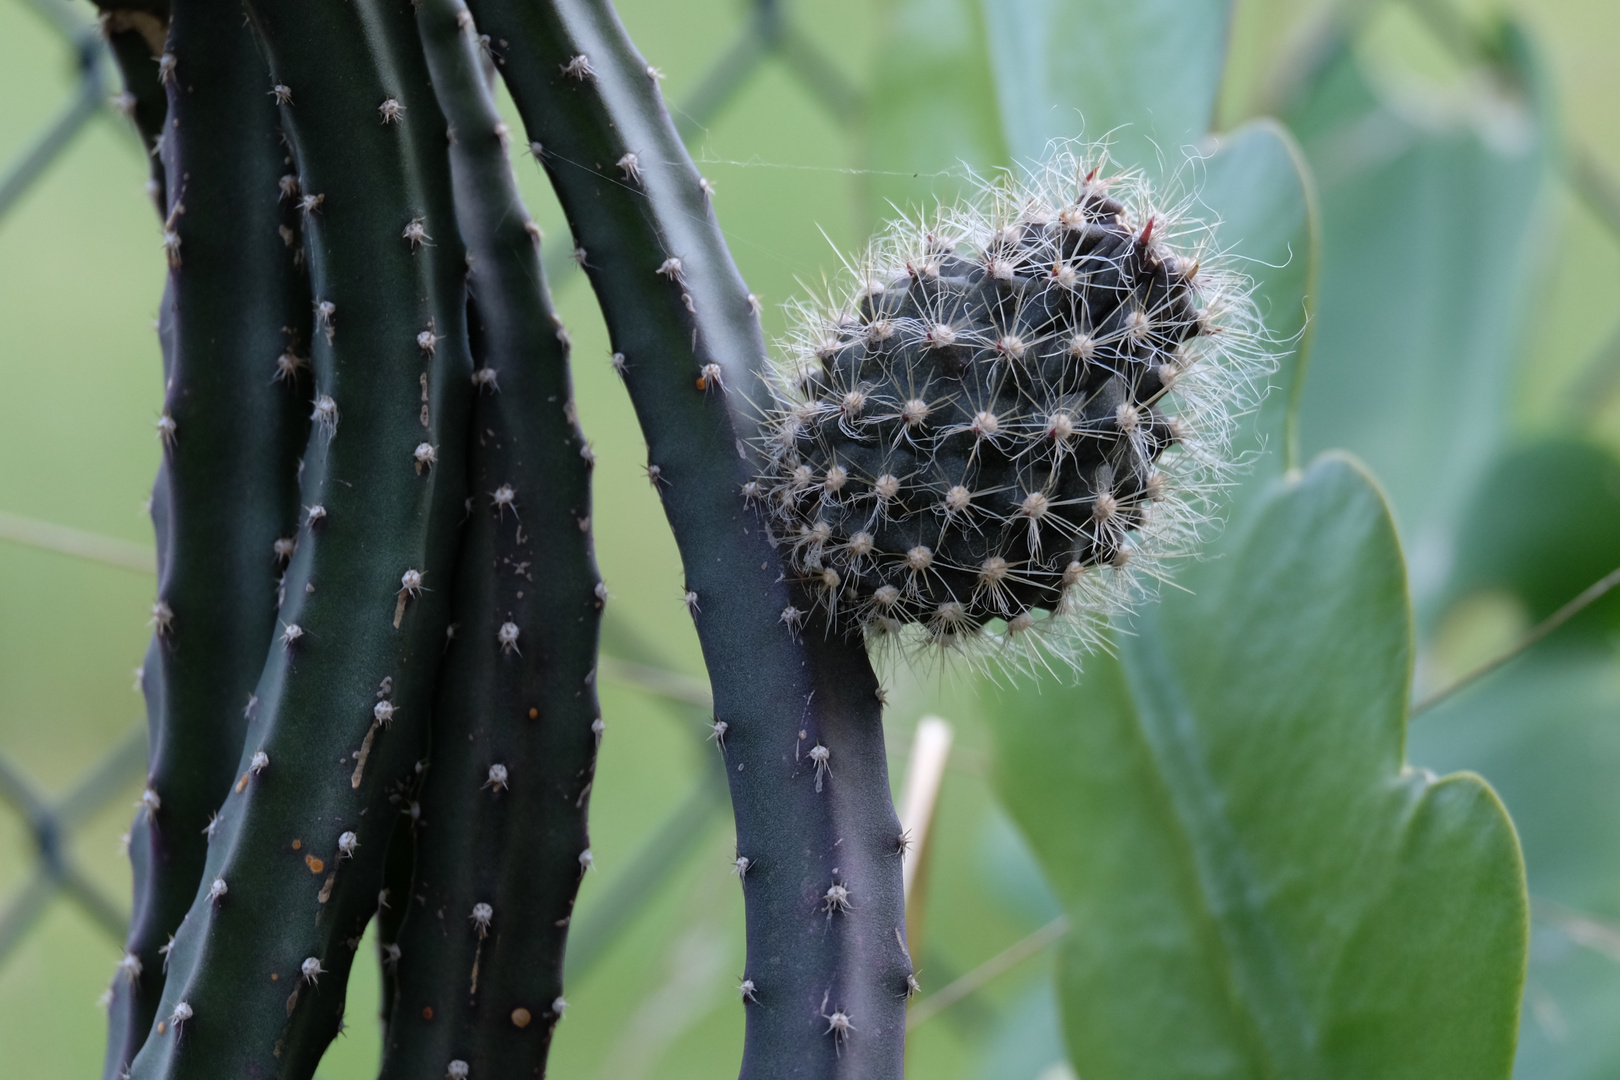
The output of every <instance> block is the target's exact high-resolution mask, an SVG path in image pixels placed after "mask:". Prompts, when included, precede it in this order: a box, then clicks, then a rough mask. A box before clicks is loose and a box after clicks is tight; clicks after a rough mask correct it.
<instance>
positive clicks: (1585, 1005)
mask: <svg viewBox="0 0 1620 1080" xmlns="http://www.w3.org/2000/svg"><path fill="white" fill-rule="evenodd" d="M1410 754H1411V757H1412V760H1413V761H1416V762H1419V763H1421V764H1423V765H1427V766H1429V767H1431V768H1447V769H1451V768H1468V769H1474V770H1477V771H1478V772H1480V773H1481V774H1483V775H1484V776H1485V777H1486V778H1488V779H1489V780H1490V782H1491V783H1492V784H1493V785H1494V786H1495V787H1496V789H1497V790H1498V791H1500V792H1501V794H1502V799H1503V801H1504V802H1505V803H1506V804H1507V806H1508V808H1509V810H1510V811H1511V812H1512V814H1513V820H1514V823H1515V824H1516V825H1517V826H1518V829H1519V835H1520V837H1521V838H1522V840H1523V842H1524V859H1525V865H1526V868H1527V872H1528V874H1529V879H1530V891H1531V894H1532V895H1533V896H1534V898H1535V908H1536V925H1535V931H1534V946H1533V947H1532V949H1531V952H1530V976H1529V983H1528V986H1527V988H1526V995H1525V1012H1524V1022H1523V1031H1522V1034H1521V1037H1520V1043H1519V1062H1518V1068H1517V1070H1516V1075H1517V1076H1519V1077H1520V1078H1521V1080H1609V1078H1610V1077H1613V1076H1615V1075H1617V1074H1620V1025H1616V1024H1615V1020H1614V1018H1615V1015H1616V1013H1615V1010H1616V1009H1617V1008H1620V789H1617V787H1616V784H1615V777H1616V776H1620V656H1617V655H1616V651H1615V648H1614V646H1613V644H1612V643H1609V642H1602V641H1592V640H1590V639H1581V638H1578V639H1576V641H1575V642H1573V643H1571V642H1569V641H1560V640H1559V639H1557V638H1554V639H1549V640H1548V641H1547V642H1546V643H1545V644H1543V645H1541V646H1539V647H1538V648H1536V649H1535V650H1534V651H1532V652H1531V653H1529V654H1528V655H1526V656H1523V657H1521V658H1520V659H1518V660H1516V661H1514V663H1513V664H1512V665H1511V666H1509V667H1506V668H1504V669H1502V670H1501V671H1500V672H1498V673H1497V674H1496V675H1493V676H1492V677H1491V679H1490V681H1489V683H1481V684H1480V685H1479V686H1478V687H1477V688H1475V689H1472V690H1469V691H1466V692H1464V693H1462V694H1459V695H1458V696H1457V697H1455V698H1453V699H1451V700H1450V701H1447V702H1445V703H1444V704H1442V705H1440V706H1438V707H1437V708H1436V709H1435V710H1434V711H1433V713H1431V714H1427V715H1425V716H1423V717H1421V718H1420V719H1418V720H1416V721H1414V724H1413V728H1412V738H1411V749H1410Z"/></svg>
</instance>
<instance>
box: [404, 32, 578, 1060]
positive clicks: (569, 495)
mask: <svg viewBox="0 0 1620 1080" xmlns="http://www.w3.org/2000/svg"><path fill="white" fill-rule="evenodd" d="M465 14H466V9H465V7H463V6H462V4H461V3H460V2H459V0H422V2H421V3H420V4H419V6H418V7H417V23H418V27H419V29H420V32H421V36H422V41H423V45H424V48H425V52H426V55H427V59H428V64H429V66H430V68H431V70H432V72H433V85H434V88H435V90H436V91H437V93H438V95H439V101H440V104H441V106H442V108H443V109H444V112H445V116H446V119H447V120H448V121H449V123H450V126H451V129H452V130H453V131H454V132H455V136H454V140H453V142H452V143H451V148H450V162H451V169H452V174H453V177H454V182H455V197H456V207H457V212H458V217H459V220H460V222H461V228H462V236H463V238H464V240H465V241H466V243H467V248H468V252H469V254H470V256H471V260H470V261H471V266H472V269H471V271H470V273H469V277H468V287H469V291H470V294H471V304H470V312H469V324H470V327H469V329H470V337H471V341H472V347H473V359H474V363H475V365H476V369H475V370H477V371H479V372H488V373H490V374H489V375H487V376H482V375H481V376H480V382H479V390H478V392H477V394H476V397H475V399H474V404H473V409H472V431H473V435H472V438H471V440H470V441H469V447H468V461H469V471H470V477H469V481H470V482H469V494H470V495H471V496H472V500H473V501H472V509H471V512H470V516H469V518H468V521H467V524H466V525H465V526H464V531H463V539H462V550H461V555H460V558H459V566H458V570H457V576H456V583H455V594H456V595H455V606H454V612H453V617H454V619H455V622H456V628H457V629H456V636H455V638H454V640H453V641H451V642H450V644H449V646H448V651H447V652H446V656H445V662H444V668H443V670H442V672H441V675H440V685H439V691H438V694H437V698H436V707H435V711H434V718H433V725H434V734H433V756H432V760H431V764H430V766H429V769H428V773H427V778H426V781H425V783H424V786H423V791H422V799H421V826H420V829H421V831H420V833H419V840H418V844H417V857H416V874H415V879H414V883H413V885H412V888H411V903H410V910H409V913H408V914H407V915H406V918H405V925H404V927H403V930H402V932H401V936H400V938H399V942H398V945H399V949H400V952H399V958H398V961H397V969H398V980H399V982H398V991H397V1000H396V1003H395V1008H394V1013H393V1015H392V1017H391V1019H390V1021H389V1026H388V1039H387V1044H386V1049H385V1054H384V1062H383V1075H384V1076H385V1077H389V1078H390V1080H417V1078H419V1080H439V1078H440V1077H443V1076H445V1075H446V1069H447V1068H448V1067H449V1064H450V1062H452V1061H463V1062H466V1063H467V1065H468V1066H469V1069H470V1073H469V1074H470V1075H472V1076H534V1075H540V1074H541V1073H543V1072H544V1069H545V1061H546V1053H547V1050H548V1048H549V1046H550V1042H551V1035H552V1031H553V1029H554V1027H555V1025H556V1023H557V1021H558V1020H559V1019H560V1018H561V1015H562V1009H563V1004H562V1002H563V984H562V976H563V948H564V943H565V940H566V937H567V933H568V926H569V921H570V916H571V914H572V911H573V905H574V897H575V893H576V892H577V891H578V888H579V883H580V879H581V878H582V876H583V875H584V870H585V866H586V865H587V863H586V862H585V861H582V860H588V858H589V855H588V852H589V843H590V842H589V838H588V836H587V833H586V822H585V815H586V805H587V802H588V800H589V796H590V790H591V783H592V777H593V774H594V771H595V765H596V747H597V743H598V740H599V732H600V726H599V724H598V721H599V720H600V717H601V713H600V710H599V708H598V706H597V697H596V686H595V668H596V645H597V635H598V629H599V624H600V620H601V608H602V603H603V601H602V596H603V595H604V594H603V592H602V590H601V589H600V588H599V587H600V584H601V579H600V578H599V577H598V575H597V572H596V565H595V560H594V557H593V555H592V551H591V534H590V517H591V506H590V462H589V460H588V453H589V451H588V448H587V446H586V444H585V440H584V437H583V435H582V434H581V433H580V431H579V428H578V426H577V424H576V422H575V413H574V405H573V392H572V387H571V385H570V381H569V374H568V362H567V361H568V348H567V336H566V333H565V332H564V331H563V330H562V328H561V324H560V323H559V322H558V321H557V320H556V317H555V316H554V314H553V313H552V309H551V304H550V300H549V298H548V296H547V294H546V290H545V281H544V276H543V273H542V270H541V262H540V252H539V238H538V233H539V230H538V227H537V226H535V225H534V223H533V222H532V220H531V219H530V218H529V215H528V212H527V210H526V209H525V208H524V206H523V203H522V201H521V199H520V197H519V195H518V192H517V185H516V182H515V179H514V177H513V175H512V167H511V163H510V161H509V160H508V157H507V152H506V130H505V127H504V125H502V124H501V122H500V117H499V115H498V114H497V112H496V110H495V103H494V99H493V97H492V95H491V94H490V92H489V87H488V85H487V84H486V83H485V80H484V74H483V71H482V70H481V69H482V61H481V57H480V56H479V53H478V48H477V46H476V44H475V43H474V40H473V38H472V36H471V34H470V32H469V31H470V19H467V18H465ZM503 628H510V629H508V630H507V631H506V633H505V634H503V633H502V630H503ZM513 631H515V637H513Z"/></svg>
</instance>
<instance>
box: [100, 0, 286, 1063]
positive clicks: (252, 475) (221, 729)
mask: <svg viewBox="0 0 1620 1080" xmlns="http://www.w3.org/2000/svg"><path fill="white" fill-rule="evenodd" d="M112 18H113V16H109V21H110V20H111V19H112ZM146 19H147V20H148V21H149V22H153V23H155V19H154V18H153V17H152V16H146ZM127 32H128V33H136V31H134V30H131V31H127ZM169 35H170V36H169V38H168V44H167V46H166V47H165V48H164V49H163V55H165V56H167V57H171V58H173V57H176V56H183V57H185V62H184V64H183V65H182V66H176V65H175V63H174V61H173V60H172V59H171V60H170V61H169V62H168V66H166V67H164V68H162V69H161V70H163V71H164V72H166V76H165V78H164V81H163V83H162V84H160V83H159V81H158V77H157V72H158V71H159V70H160V69H159V67H158V65H157V64H156V63H154V62H153V60H152V59H151V58H150V57H148V58H147V59H146V60H145V64H146V66H147V67H148V68H149V69H150V71H149V72H148V74H149V75H150V76H151V78H152V84H153V85H154V86H159V92H160V93H162V92H163V91H164V90H165V89H166V90H167V93H168V97H169V102H168V106H167V113H166V115H167V116H169V117H170V118H172V120H173V121H174V122H173V124H172V125H170V127H169V130H168V133H167V134H166V137H165V138H163V139H162V140H161V142H160V143H159V146H160V149H161V151H162V164H163V166H164V167H165V170H166V171H167V173H168V174H169V175H171V176H175V177H185V180H184V181H183V182H180V183H177V184H175V185H172V186H171V189H170V190H169V192H168V195H169V206H168V207H167V211H166V214H165V221H164V237H165V248H166V250H167V253H168V261H169V265H170V275H169V282H168V286H167V288H166V290H165V298H164V309H163V313H162V316H161V319H160V330H161V333H162V337H163V341H164V357H165V367H166V371H165V384H166V387H167V393H166V395H165V403H164V410H163V414H162V419H161V421H160V426H159V436H160V438H161V439H162V442H163V449H164V463H163V467H162V473H161V475H160V477H159V480H158V483H157V485H156V487H155V489H154V493H153V516H154V521H155V522H156V523H157V525H158V534H159V548H160V552H161V558H160V565H159V579H158V602H157V604H156V605H155V606H154V609H153V624H154V629H155V633H154V635H153V639H152V645H151V648H150V650H149V652H148V659H147V665H146V669H145V671H146V677H145V678H144V680H143V682H144V688H145V690H146V692H147V705H148V725H149V729H150V730H149V741H148V763H149V764H148V768H149V773H148V779H147V787H146V793H145V795H144V796H143V806H142V809H141V810H140V811H139V812H138V813H137V815H136V819H135V823H134V825H133V827H132V828H131V830H130V856H131V861H132V862H133V864H134V870H135V904H134V915H133V917H132V919H131V924H130V933H129V939H128V944H127V945H126V952H125V956H124V959H123V961H122V962H121V964H120V966H119V971H118V973H117V975H116V976H115V977H114V980H113V985H112V989H111V998H112V1000H111V1006H110V1017H111V1019H110V1025H109V1027H110V1031H109V1040H108V1046H107V1054H106V1060H105V1064H104V1075H105V1076H108V1077H117V1076H119V1075H121V1074H122V1073H123V1070H124V1069H125V1067H127V1066H128V1064H129V1063H130V1061H131V1060H132V1059H133V1057H134V1055H135V1052H136V1051H137V1050H138V1049H139V1048H140V1045H141V1043H142V1042H143V1041H144V1040H145V1038H146V1034H147V1031H148V1030H149V1029H150V1028H151V1026H152V1023H153V1020H154V1018H155V1016H156V1013H157V1009H158V1001H159V997H160V995H161V993H162V989H163V982H164V966H165V953H164V951H163V950H164V947H165V946H166V945H167V943H168V941H169V940H170V938H171V935H173V934H174V933H175V932H176V931H177V930H178V929H179V926H180V922H181V920H182V919H183V918H184V917H185V914H186V910H187V909H188V908H189V907H190V906H191V901H192V898H193V896H195V895H196V892H197V886H198V882H199V881H200V880H201V877H202V871H203V863H204V861H205V859H206V858H207V853H208V842H207V838H206V836H205V830H206V829H207V828H208V825H209V819H210V815H211V814H212V813H213V811H215V810H217V809H218V807H219V804H220V802H221V801H222V800H223V799H224V796H225V792H226V791H227V790H228V788H229V787H230V784H231V781H232V779H234V775H235V774H234V769H235V767H236V762H237V758H238V756H239V755H240V753H241V749H242V738H243V733H244V730H245V728H246V725H247V715H248V712H249V711H251V698H250V695H251V694H252V692H253V689H254V687H255V685H256V684H257V682H258V678H259V672H260V670H261V669H262V667H263V666H264V655H265V651H266V650H267V649H268V648H269V645H270V639H271V636H272V633H273V631H274V628H275V597H276V578H277V575H278V574H279V572H280V569H279V562H280V561H281V560H279V559H278V556H277V548H276V543H277V541H278V539H279V538H281V537H284V536H287V535H289V534H290V533H292V531H293V530H294V528H295V527H296V524H297V517H298V485H297V456H298V453H299V450H300V449H301V448H302V445H303V442H304V435H305V431H306V430H307V426H308V425H307V422H306V421H304V420H303V419H302V417H303V414H304V413H305V412H306V411H307V408H308V401H307V395H300V393H299V383H298V382H297V381H296V380H293V381H291V382H288V383H285V384H278V383H276V382H275V381H274V380H273V375H274V374H275V373H276V370H277V367H276V358H277V357H278V356H279V355H281V354H282V353H283V351H284V350H285V349H286V348H287V347H288V343H287V341H286V336H287V334H288V333H289V332H291V333H296V331H289V329H288V328H289V327H297V326H298V325H299V324H300V321H302V322H303V323H304V324H305V327H306V329H305V332H304V333H305V336H306V337H307V323H308V316H307V312H308V311H309V287H308V281H307V278H306V277H305V276H304V274H303V273H302V271H301V269H300V268H299V267H298V265H297V264H296V260H295V252H294V251H293V250H292V249H291V248H290V247H289V246H288V244H286V243H284V242H283V240H282V238H281V237H280V236H279V235H278V234H277V225H278V223H279V222H280V211H279V210H278V207H277V187H276V180H277V177H279V176H280V175H281V173H282V172H283V171H284V170H283V169H282V167H281V165H282V157H283V151H282V148H281V144H280V128H279V123H278V120H277V116H276V112H275V107H274V106H273V105H272V104H271V103H270V100H269V99H268V98H267V97H266V96H265V94H264V90H263V85H264V81H265V74H264V72H265V68H264V62H263V60H262V58H261V56H260V54H259V51H258V47H257V45H256V43H255V42H254V40H253V34H252V32H251V31H250V30H249V29H248V28H247V27H245V26H244V25H243V24H242V19H241V15H240V13H239V12H237V11H234V10H231V9H229V8H228V7H220V6H218V5H211V4H206V3H193V2H187V0H181V2H180V3H177V4H176V10H175V12H174V19H173V22H172V25H171V26H170V28H169ZM141 41H142V44H141V46H140V48H141V51H142V52H144V51H145V50H146V44H145V38H142V39H141ZM159 115H160V116H162V115H164V114H163V113H160V114H159ZM160 123H161V121H160ZM143 126H144V122H143Z"/></svg>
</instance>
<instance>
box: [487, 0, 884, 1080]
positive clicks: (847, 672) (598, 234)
mask: <svg viewBox="0 0 1620 1080" xmlns="http://www.w3.org/2000/svg"><path fill="white" fill-rule="evenodd" d="M470 6H471V7H472V12H473V17H474V19H475V20H476V21H477V24H478V28H479V30H480V31H481V32H482V33H484V34H487V35H489V37H490V39H491V41H492V42H494V43H495V44H496V47H495V48H494V50H493V53H494V57H495V61H496V64H497V68H498V70H499V71H500V73H501V75H502V77H503V78H504V79H505V81H506V84H507V86H508V87H509V88H510V90H511V91H512V98H513V101H514V102H515V103H516V105H517V107H518V112H519V113H520V114H521V116H522V117H523V122H524V126H525V128H526V129H527V134H528V137H529V141H530V148H531V150H532V151H533V152H534V153H535V155H536V156H537V157H538V159H539V161H540V163H541V164H542V165H543V166H544V167H545V169H546V171H547V175H548V176H549V177H550V179H551V181H552V185H553V187H554V188H555V190H556V191H557V195H558V198H559V200H560V201H561V203H562V206H563V210H564V211H565V212H566V213H567V215H568V221H569V227H570V228H571V229H572V230H573V234H574V239H575V243H576V246H577V248H578V249H579V251H580V255H579V258H580V261H581V263H582V265H583V266H584V269H585V272H586V273H587V275H589V277H590V279H591V284H592V286H593V287H594V288H595V290H596V294H597V298H598V300H599V302H600V303H601V306H602V311H603V315H604V317H605V319H606V321H607V326H608V333H609V336H610V337H611V340H612V347H613V350H614V352H615V353H617V354H619V355H618V357H616V359H615V367H616V368H618V369H619V370H620V371H621V372H622V373H623V376H624V381H625V385H626V387H627V388H628V390H629V391H630V398H631V402H632V404H633V405H634V406H635V409H636V415H637V418H638V420H639V421H640V423H641V429H642V433H643V434H644V435H645V436H646V440H647V446H648V466H649V472H651V473H652V475H654V476H655V477H656V487H657V489H658V494H659V498H660V499H661V500H662V502H663V506H664V512H665V514H666V515H667V517H668V519H669V522H670V526H671V528H672V530H673V531H674V534H675V540H676V543H677V545H678V546H679V548H680V552H681V561H682V565H683V568H684V570H685V574H686V592H687V593H688V594H689V599H688V604H687V609H688V611H689V612H690V613H691V615H692V618H693V620H694V622H695V623H696V626H697V633H698V640H699V642H700V644H701V645H702V648H703V655H704V660H705V662H706V664H707V666H708V670H709V681H710V685H711V686H712V688H713V691H714V703H715V713H716V718H717V719H719V720H723V721H724V722H725V723H726V725H727V727H726V741H725V748H724V754H725V761H726V776H727V778H728V780H729V781H730V788H731V797H732V809H733V813H734V816H735V819H736V823H737V844H738V848H739V854H741V855H743V856H746V857H747V858H749V859H751V860H752V862H751V864H750V868H749V870H748V873H747V874H746V876H744V877H742V878H741V879H740V884H741V887H742V890H743V896H744V900H745V904H746V910H747V935H748V961H747V963H748V967H747V972H746V978H748V979H749V980H751V981H752V982H753V983H754V986H755V993H754V994H753V995H752V996H751V997H750V998H749V999H748V1000H746V1001H745V1002H743V1003H742V1004H743V1007H744V1009H745V1016H746V1018H747V1036H746V1040H745V1043H744V1049H743V1063H742V1076H743V1077H744V1078H746V1080H762V1078H766V1077H770V1078H775V1077H785V1076H859V1077H863V1078H869V1080H884V1078H888V1077H898V1076H899V1075H900V1073H901V1069H902V1063H903V1056H904V1034H905V1030H904V1029H905V998H906V991H907V985H908V980H909V978H910V976H911V974H912V968H911V958H910V956H909V955H908V953H907V951H906V947H905V905H904V899H903V896H902V888H901V874H900V870H901V867H900V859H899V858H898V857H897V854H898V852H899V851H900V849H901V843H900V825H899V821H898V819H897V818H896V816H895V812H894V805H893V801H892V799H891V797H890V793H889V777H888V765H887V758H886V751H885V747H884V740H883V728H882V704H881V701H880V698H879V693H878V685H877V679H876V677H875V675H874V674H873V672H872V668H871V665H870V663H869V662H868V660H867V656H866V652H865V650H864V648H862V646H861V643H860V642H859V641H850V640H846V639H844V638H842V637H838V636H829V635H828V634H827V633H826V632H825V629H824V628H823V627H822V626H821V625H820V624H819V623H818V622H817V621H815V620H813V619H812V620H809V621H804V620H801V619H800V618H799V616H798V614H797V613H798V612H799V611H800V608H801V603H802V602H803V601H802V598H801V597H800V596H799V595H798V594H797V592H796V591H795V589H794V588H793V586H792V583H791V582H790V581H789V580H787V576H786V571H787V567H786V565H785V563H784V561H783V552H782V550H781V549H780V548H779V547H778V546H777V545H776V544H775V543H774V541H773V539H772V537H771V536H770V533H769V529H768V527H767V523H766V521H765V519H764V515H763V512H762V510H761V509H760V508H757V507H751V506H749V505H747V503H746V502H745V500H744V498H743V494H742V489H743V485H744V484H745V483H747V482H748V480H749V478H750V476H752V475H753V474H754V472H755V471H756V470H757V469H758V467H759V466H758V465H757V464H755V463H753V462H752V461H751V458H752V456H753V455H752V453H751V451H750V444H751V442H752V441H753V440H755V439H756V438H758V437H759V435H760V429H759V421H760V419H761V417H762V416H764V415H765V413H766V412H767V411H768V410H769V409H770V408H771V400H772V399H771V396H770V393H769V390H768V387H767V386H766V383H765V368H766V351H765V342H764V337H763V334H762V333H761V330H760V326H759V321H758V317H757V311H758V308H757V304H758V301H757V300H756V299H755V298H754V297H752V296H750V295H749V293H748V290H747V287H746V286H745V285H744V284H743V282H742V279H741V277H740V275H739V274H738V272H737V268H736V264H735V263H734V262H733V260H732V258H731V254H730V252H729V250H728V249H727V248H726V245H725V241H724V239H723V237H722V235H721V233H720V229H719V225H718V223H717V221H716V219H715V215H714V209H713V207H712V206H711V205H710V202H711V191H712V189H711V188H710V187H709V185H707V184H706V183H704V182H703V179H702V178H701V177H700V176H699V175H698V173H697V170H696V168H695V167H694V166H693V164H692V159H691V157H690V156H689V155H688V154H687V152H686V149H685V147H684V146H683V145H682V144H681V141H680V139H679V137H678V136H677V134H676V131H675V126H674V124H673V123H672V122H671V120H670V117H669V113H668V112H667V111H666V110H665V107H664V104H663V101H662V98H661V96H660V95H659V92H658V72H657V70H656V69H654V68H652V67H650V66H649V65H648V63H647V61H646V59H645V58H644V57H642V56H641V55H639V54H638V53H637V51H636V49H635V46H634V45H633V44H632V43H631V42H630V40H629V37H628V35H626V34H625V32H624V28H623V26H622V25H621V24H620V23H619V20H618V17H617V15H616V14H615V13H614V11H613V9H612V7H611V5H609V4H608V3H606V2H605V0H548V2H545V3H529V2H518V0H471V5H470ZM581 163H593V164H592V165H591V166H590V167H586V166H582V164H581ZM818 753H819V754H822V755H825V756H823V757H821V758H819V759H818V757H817V756H816V755H817V754H818ZM835 883H836V884H839V885H841V886H843V887H844V888H846V889H848V890H849V907H848V910H843V909H840V910H838V911H836V912H832V911H829V910H827V909H826V907H825V901H824V897H825V893H826V891H827V890H828V888H829V887H830V886H831V885H833V884H835ZM835 1011H836V1012H841V1013H842V1014H843V1015H844V1016H845V1017H846V1019H847V1020H849V1022H850V1027H849V1029H847V1030H846V1031H845V1032H844V1033H843V1036H842V1037H839V1038H835V1037H834V1035H833V1034H831V1033H829V1030H828V1021H827V1019H826V1016H827V1015H829V1014H830V1013H832V1012H835Z"/></svg>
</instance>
